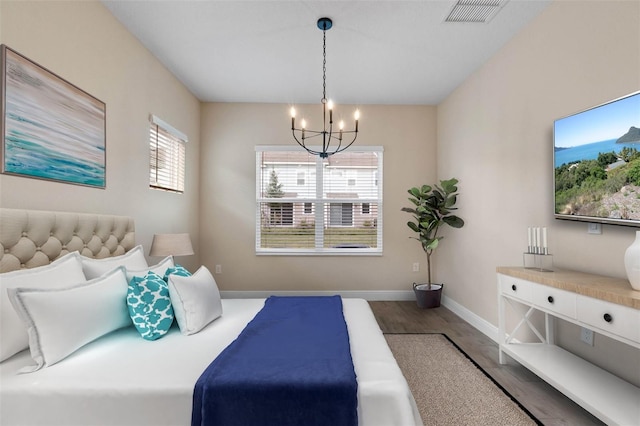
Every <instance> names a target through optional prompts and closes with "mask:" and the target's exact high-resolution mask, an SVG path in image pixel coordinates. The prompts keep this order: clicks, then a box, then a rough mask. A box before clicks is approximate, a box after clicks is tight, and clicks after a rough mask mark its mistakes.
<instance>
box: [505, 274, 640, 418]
mask: <svg viewBox="0 0 640 426" xmlns="http://www.w3.org/2000/svg"><path fill="white" fill-rule="evenodd" d="M497 273H498V309H499V315H498V320H499V336H498V339H499V342H498V343H499V345H500V347H499V348H500V350H499V361H500V363H501V364H504V363H505V362H506V361H505V359H504V354H508V355H509V356H511V357H512V358H513V359H515V360H516V361H517V362H519V363H520V364H522V365H524V366H525V367H527V368H528V369H529V370H531V371H532V372H534V373H535V374H537V375H538V376H539V377H540V378H542V379H543V380H545V381H546V382H548V383H549V384H551V385H552V386H554V387H555V388H556V389H558V390H559V391H560V392H562V393H563V394H565V395H567V396H568V397H569V398H571V399H572V400H574V401H575V402H576V403H577V404H579V405H580V406H582V407H583V408H585V409H586V410H588V411H589V412H590V413H592V414H593V415H594V416H596V417H598V418H599V419H600V420H602V421H603V422H605V423H607V424H609V425H614V424H617V425H640V388H638V387H636V386H634V385H632V384H631V383H629V382H627V381H625V380H622V379H620V378H618V377H616V376H614V375H613V374H611V373H609V372H607V371H605V370H603V369H602V368H600V367H597V366H595V365H593V364H591V363H589V362H588V361H585V360H584V359H582V358H580V357H578V356H576V355H574V354H572V353H570V352H568V351H565V350H564V349H562V348H560V347H558V346H556V345H555V338H554V319H555V318H560V319H563V320H565V321H569V322H572V323H574V324H578V325H580V326H581V327H586V328H589V329H591V330H593V331H595V332H596V333H600V334H603V335H606V336H608V337H610V338H612V339H615V340H618V341H620V342H623V343H625V344H627V345H631V346H633V347H636V348H640V291H634V290H633V289H632V288H631V285H630V284H629V282H628V281H626V280H622V279H617V278H610V277H603V276H598V275H592V274H586V273H580V272H574V271H554V272H542V271H539V270H535V269H525V268H519V267H498V268H497ZM508 304H519V305H521V306H522V305H524V306H525V310H526V313H524V315H523V316H522V318H521V319H520V321H519V322H518V323H517V324H516V325H515V327H513V329H511V331H509V332H507V330H506V312H505V308H506V306H507V305H508ZM527 308H528V310H527ZM520 310H522V309H520ZM535 311H541V312H543V313H544V317H545V329H544V330H542V331H541V330H538V329H537V328H536V327H535V325H534V324H533V323H532V321H531V315H532V314H533V313H534V312H535ZM523 326H526V327H528V328H529V329H530V330H531V331H532V332H533V333H534V334H535V336H537V338H538V339H539V343H520V342H516V341H515V339H514V338H513V336H514V335H515V333H516V332H517V331H518V330H519V329H520V328H521V327H523ZM636 367H637V368H640V365H638V366H636Z"/></svg>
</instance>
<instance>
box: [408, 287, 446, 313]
mask: <svg viewBox="0 0 640 426" xmlns="http://www.w3.org/2000/svg"><path fill="white" fill-rule="evenodd" d="M443 287H444V284H431V287H429V284H416V283H413V292H414V293H415V295H416V302H417V303H418V307H419V308H422V309H429V308H437V307H438V306H440V299H441V298H442V288H443Z"/></svg>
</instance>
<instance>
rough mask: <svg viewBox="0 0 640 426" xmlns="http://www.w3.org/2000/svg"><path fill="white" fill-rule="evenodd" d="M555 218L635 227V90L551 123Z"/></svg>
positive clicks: (639, 128) (638, 204)
mask: <svg viewBox="0 0 640 426" xmlns="http://www.w3.org/2000/svg"><path fill="white" fill-rule="evenodd" d="M553 144H554V146H553V164H554V169H555V174H554V192H555V217H556V219H569V220H580V221H584V222H597V223H610V224H618V225H628V226H637V227H640V91H638V92H635V93H631V94H629V95H627V96H624V97H622V98H618V99H615V100H613V101H610V102H607V103H605V104H602V105H598V106H596V107H593V108H590V109H588V110H586V111H582V112H579V113H577V114H573V115H570V116H568V117H564V118H560V119H558V120H556V121H555V122H554V126H553Z"/></svg>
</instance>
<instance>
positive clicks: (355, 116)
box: [353, 109, 360, 121]
mask: <svg viewBox="0 0 640 426" xmlns="http://www.w3.org/2000/svg"><path fill="white" fill-rule="evenodd" d="M353 117H354V118H355V119H356V121H357V120H360V110H359V109H357V110H356V112H355V113H354V114H353Z"/></svg>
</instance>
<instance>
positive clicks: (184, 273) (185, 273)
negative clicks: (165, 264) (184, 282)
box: [163, 264, 191, 282]
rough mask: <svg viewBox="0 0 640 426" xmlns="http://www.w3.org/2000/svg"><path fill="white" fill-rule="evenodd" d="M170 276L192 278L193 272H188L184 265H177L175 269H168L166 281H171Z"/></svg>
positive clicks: (165, 276) (165, 274)
mask: <svg viewBox="0 0 640 426" xmlns="http://www.w3.org/2000/svg"><path fill="white" fill-rule="evenodd" d="M169 275H177V276H179V277H190V276H191V272H189V271H187V270H186V269H185V268H183V267H182V265H178V264H176V266H174V267H173V268H167V272H165V273H164V278H163V279H164V281H165V282H168V281H169Z"/></svg>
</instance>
